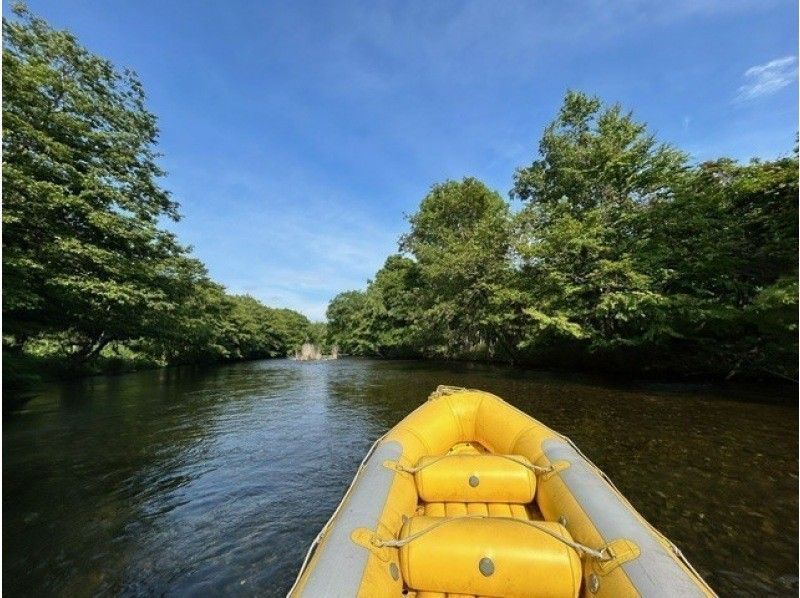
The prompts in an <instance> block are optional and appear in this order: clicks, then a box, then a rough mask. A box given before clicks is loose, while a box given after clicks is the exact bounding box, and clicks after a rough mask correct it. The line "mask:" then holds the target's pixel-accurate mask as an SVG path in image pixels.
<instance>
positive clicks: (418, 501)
mask: <svg viewBox="0 0 800 598" xmlns="http://www.w3.org/2000/svg"><path fill="white" fill-rule="evenodd" d="M289 596H291V597H300V596H302V597H305V598H323V597H324V598H331V597H342V598H345V597H347V598H349V597H355V596H358V597H364V598H382V597H398V598H401V597H403V596H406V597H411V598H433V597H438V598H444V597H448V596H449V597H453V596H476V597H477V596H509V597H516V598H522V597H526V596H552V597H554V598H556V597H561V596H564V597H567V596H569V597H573V598H574V597H577V596H583V597H595V596H596V597H597V598H617V597H629V596H631V597H633V596H643V597H655V596H679V597H707V596H715V594H714V592H713V591H712V590H711V589H710V588H709V587H708V585H707V584H706V583H705V582H704V581H703V579H702V578H701V577H700V575H699V574H698V573H697V572H696V571H695V570H694V569H693V568H692V566H691V565H690V564H689V563H688V562H687V560H686V559H685V558H684V557H683V555H682V554H681V552H680V551H679V550H678V549H677V548H676V547H675V545H674V544H672V543H671V542H670V541H669V540H667V539H666V538H665V537H664V536H663V535H662V534H660V533H659V532H658V531H657V530H655V529H654V528H653V527H652V526H651V525H650V524H649V523H647V521H645V520H644V518H643V517H642V516H641V515H640V514H639V513H637V512H636V510H635V509H634V508H633V507H632V506H631V505H630V503H629V502H628V501H627V500H626V499H625V498H624V497H623V496H622V495H621V494H620V492H619V491H618V490H617V489H616V488H615V487H614V485H613V484H612V483H611V482H610V481H609V479H608V478H607V477H606V476H605V474H603V472H601V471H600V470H599V469H598V468H597V467H596V466H595V465H594V464H592V463H591V462H590V461H589V460H588V459H587V458H586V457H585V456H584V455H583V454H582V453H581V452H580V451H579V450H578V449H577V448H576V447H575V445H574V444H573V443H572V442H571V441H570V440H569V439H568V438H566V437H564V436H562V435H560V434H558V433H556V432H554V431H553V430H551V429H550V428H548V427H547V426H545V425H544V424H542V423H540V422H539V421H537V420H535V419H533V418H532V417H530V416H528V415H526V414H525V413H523V412H522V411H520V410H518V409H516V408H515V407H513V406H511V405H510V404H508V403H506V402H505V401H503V400H502V399H500V398H499V397H496V396H494V395H492V394H489V393H486V392H482V391H477V390H466V389H456V388H452V387H439V388H438V389H437V391H436V392H434V393H433V394H432V395H431V397H430V398H429V400H428V401H427V402H426V403H424V404H423V405H421V406H420V407H418V408H417V409H416V410H415V411H413V412H412V413H411V414H409V415H408V416H407V417H406V418H405V419H403V420H402V421H401V422H400V423H399V424H397V425H396V426H395V427H394V428H392V429H391V430H390V431H389V432H388V433H387V434H386V435H385V436H384V437H382V438H380V439H379V440H378V441H377V442H376V443H375V444H374V445H373V447H372V449H371V450H370V451H369V453H368V454H367V456H366V457H365V459H364V461H363V462H362V464H361V466H360V467H359V469H358V472H357V473H356V476H355V478H354V480H353V483H352V484H351V485H350V488H349V489H348V491H347V493H346V494H345V496H344V498H343V499H342V502H341V503H340V505H339V507H338V508H337V509H336V511H335V512H334V514H333V516H332V517H331V519H330V520H329V521H328V523H327V524H326V525H325V526H324V527H323V529H322V531H321V532H320V533H319V535H318V536H317V538H316V539H315V541H314V542H313V544H312V546H311V548H310V550H309V552H308V555H307V556H306V560H305V561H304V563H303V565H302V567H301V569H300V572H299V575H298V578H297V581H296V582H295V584H294V586H293V587H292V589H291V590H290V591H289Z"/></svg>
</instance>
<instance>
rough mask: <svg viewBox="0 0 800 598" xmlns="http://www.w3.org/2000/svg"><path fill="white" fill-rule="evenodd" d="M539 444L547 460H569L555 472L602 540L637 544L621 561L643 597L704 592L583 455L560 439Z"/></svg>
mask: <svg viewBox="0 0 800 598" xmlns="http://www.w3.org/2000/svg"><path fill="white" fill-rule="evenodd" d="M542 448H543V450H544V454H545V455H546V456H547V458H548V459H550V461H551V462H554V461H561V460H564V461H569V463H570V466H569V467H568V468H567V469H564V470H562V471H561V472H559V473H558V474H557V475H559V476H560V477H561V479H562V480H563V481H564V483H565V484H566V485H567V487H568V488H569V490H570V492H571V493H572V495H573V496H574V497H575V500H577V501H578V502H579V503H580V504H581V506H582V507H583V510H584V511H585V512H586V514H587V515H588V516H589V518H590V519H591V520H592V523H593V524H594V526H595V527H596V528H597V531H598V532H600V535H601V536H602V537H603V540H604V541H605V542H612V541H614V540H619V539H621V538H625V539H626V540H630V541H632V542H633V543H635V544H636V545H637V546H638V547H639V550H640V551H641V555H640V556H639V557H638V558H636V559H634V560H632V561H628V562H627V563H624V564H623V565H622V568H623V570H624V571H625V573H627V574H628V577H629V578H630V580H631V582H632V583H633V585H634V586H636V589H637V590H638V591H639V593H640V594H641V595H642V596H643V597H644V598H650V597H655V596H680V597H684V596H687V597H688V596H701V597H702V596H705V594H704V593H703V592H702V591H701V589H700V588H699V587H698V586H697V584H696V583H695V581H694V580H693V579H692V578H691V577H690V576H689V575H688V574H687V573H686V571H684V569H682V568H681V567H680V565H679V564H678V563H677V562H675V559H674V558H673V557H672V556H671V554H670V553H669V552H668V550H667V549H666V548H665V547H664V546H663V545H662V544H661V543H660V542H659V541H658V540H657V539H656V537H655V536H654V535H653V533H652V532H651V531H650V529H648V528H647V527H646V526H645V525H643V524H642V523H641V522H640V521H639V519H638V518H637V517H636V515H635V514H634V513H633V512H632V511H631V509H630V508H629V507H628V506H627V505H626V504H625V503H624V502H622V501H621V500H620V499H619V497H618V496H617V494H616V493H615V492H614V491H613V490H612V489H611V487H610V486H609V484H608V483H607V482H606V481H605V480H604V479H603V478H602V476H600V474H598V473H597V471H596V470H595V469H594V468H593V467H592V466H591V465H590V464H589V463H588V462H587V461H586V459H585V458H584V457H583V456H581V455H580V454H579V453H578V452H577V451H576V450H575V449H574V448H573V447H571V446H570V445H569V444H568V443H566V442H564V441H563V440H553V439H550V440H546V441H544V443H542Z"/></svg>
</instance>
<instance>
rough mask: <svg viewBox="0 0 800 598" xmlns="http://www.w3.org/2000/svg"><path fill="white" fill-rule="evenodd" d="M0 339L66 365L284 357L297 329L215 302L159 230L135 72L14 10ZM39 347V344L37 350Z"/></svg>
mask: <svg viewBox="0 0 800 598" xmlns="http://www.w3.org/2000/svg"><path fill="white" fill-rule="evenodd" d="M3 37H4V45H3V204H4V205H3V291H4V292H3V335H4V336H3V338H4V346H5V348H6V350H7V351H10V352H11V353H22V352H24V351H26V348H30V347H33V346H37V347H42V346H46V347H49V348H51V349H52V348H53V347H55V349H53V351H54V352H55V353H58V354H59V355H61V356H63V357H65V358H67V359H69V360H70V361H71V362H73V363H74V364H82V363H85V362H87V361H91V360H92V359H94V358H96V357H97V356H98V355H100V354H101V353H102V352H103V351H104V350H106V348H112V347H113V348H116V349H119V347H120V346H126V347H129V348H130V347H135V348H136V349H137V350H138V351H145V352H147V354H148V355H150V356H152V358H153V360H155V361H157V362H162V363H170V362H185V361H192V360H195V359H240V358H250V357H265V356H275V355H284V354H286V352H287V351H289V350H290V349H291V348H292V347H293V346H294V345H295V344H296V343H298V342H302V341H303V340H304V339H305V338H306V336H307V335H308V329H309V325H310V324H309V322H308V320H307V319H306V318H305V317H304V316H302V315H300V314H297V313H295V312H290V311H288V310H274V309H270V308H268V307H266V306H264V305H262V304H260V303H259V302H258V301H256V300H255V299H253V298H251V297H236V296H228V295H226V294H225V292H224V289H223V288H222V287H220V286H219V285H216V284H215V283H213V282H212V281H211V280H209V278H208V274H207V272H206V269H205V267H204V266H203V264H202V263H200V262H199V261H198V260H197V259H195V258H193V257H192V256H191V254H190V253H189V250H188V248H186V247H184V246H182V245H181V244H180V243H179V242H178V241H177V239H176V238H175V236H174V235H173V234H172V233H170V232H168V231H167V230H165V229H164V228H162V226H161V225H160V223H162V222H163V221H165V220H167V221H168V220H177V219H178V205H177V203H176V202H175V201H174V200H173V199H172V198H171V197H170V194H169V193H168V192H167V191H166V190H165V189H164V188H163V187H162V186H161V182H160V180H161V177H162V176H163V174H164V173H163V171H162V170H161V168H160V167H159V165H158V161H157V158H158V153H157V148H156V143H157V139H158V128H157V124H156V117H155V116H154V115H153V114H152V113H151V112H149V111H148V110H147V107H146V104H145V94H144V90H143V87H142V85H141V83H140V81H139V80H138V78H137V77H136V75H135V73H133V72H131V71H129V70H119V69H116V68H115V67H114V65H112V64H111V63H110V62H109V61H107V60H105V59H103V58H101V57H98V56H96V55H94V54H92V53H91V52H90V51H88V50H87V49H86V48H84V47H83V46H81V45H80V43H79V42H78V40H77V39H76V38H75V37H74V36H73V35H72V34H70V33H69V32H67V31H56V30H53V29H52V28H50V27H49V26H48V24H47V23H46V22H45V21H43V20H42V19H40V18H38V17H35V16H33V15H31V14H29V13H28V12H27V10H26V9H25V8H24V7H21V8H16V9H15V17H14V18H12V19H3ZM44 341H46V342H44Z"/></svg>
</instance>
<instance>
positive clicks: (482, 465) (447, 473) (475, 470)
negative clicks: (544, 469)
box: [414, 454, 536, 504]
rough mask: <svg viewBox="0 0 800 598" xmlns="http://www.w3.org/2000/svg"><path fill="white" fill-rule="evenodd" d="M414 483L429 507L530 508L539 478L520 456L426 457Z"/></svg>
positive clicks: (459, 455) (415, 475) (455, 455)
mask: <svg viewBox="0 0 800 598" xmlns="http://www.w3.org/2000/svg"><path fill="white" fill-rule="evenodd" d="M414 479H415V482H416V485H417V493H418V494H419V497H420V499H422V500H423V501H425V502H429V503H430V502H463V503H473V502H479V503H515V504H526V503H529V502H531V501H532V500H533V497H534V495H535V494H536V475H535V474H534V473H533V471H531V469H530V463H529V462H528V460H527V459H526V458H525V457H522V456H520V455H507V456H503V455H470V454H452V455H447V456H445V457H423V458H422V459H420V461H419V463H418V464H417V472H416V473H415V474H414Z"/></svg>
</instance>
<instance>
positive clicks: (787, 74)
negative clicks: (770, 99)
mask: <svg viewBox="0 0 800 598" xmlns="http://www.w3.org/2000/svg"><path fill="white" fill-rule="evenodd" d="M744 78H745V80H746V81H747V82H746V83H745V84H744V85H742V86H741V87H740V88H739V93H738V94H737V95H736V99H737V100H739V101H744V100H752V99H754V98H759V97H762V96H768V95H771V94H773V93H775V92H777V91H779V90H781V89H783V88H784V87H786V86H788V85H791V83H792V82H793V81H794V80H795V79H797V57H796V56H784V57H783V58H776V59H775V60H770V61H769V62H767V63H765V64H759V65H756V66H751V67H750V68H749V69H747V70H746V71H745V72H744Z"/></svg>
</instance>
